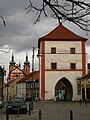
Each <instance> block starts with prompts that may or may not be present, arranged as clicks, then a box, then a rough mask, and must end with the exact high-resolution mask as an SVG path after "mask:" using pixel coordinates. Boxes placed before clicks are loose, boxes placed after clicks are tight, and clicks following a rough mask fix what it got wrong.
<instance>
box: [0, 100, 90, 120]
mask: <svg viewBox="0 0 90 120" xmlns="http://www.w3.org/2000/svg"><path fill="white" fill-rule="evenodd" d="M27 106H28V103H27ZM4 109H5V108H4ZM4 109H0V120H6V116H5V111H4ZM39 110H41V112H42V115H41V120H70V110H71V111H72V113H73V120H90V103H88V104H87V106H85V103H82V104H81V106H80V103H79V102H69V101H66V102H64V101H60V102H34V111H32V113H31V115H29V113H28V112H27V114H20V115H19V117H18V116H17V115H9V120H39Z"/></svg>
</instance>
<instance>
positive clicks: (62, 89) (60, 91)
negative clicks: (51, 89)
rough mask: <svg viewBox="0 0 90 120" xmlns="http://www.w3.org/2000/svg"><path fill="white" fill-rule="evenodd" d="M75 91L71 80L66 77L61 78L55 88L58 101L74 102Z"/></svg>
mask: <svg viewBox="0 0 90 120" xmlns="http://www.w3.org/2000/svg"><path fill="white" fill-rule="evenodd" d="M72 96H73V89H72V85H71V83H70V82H69V80H68V79H67V78H65V77H63V78H61V79H60V80H59V81H58V82H57V84H56V86H55V97H56V100H72Z"/></svg>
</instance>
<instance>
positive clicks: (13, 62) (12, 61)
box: [10, 53, 16, 66]
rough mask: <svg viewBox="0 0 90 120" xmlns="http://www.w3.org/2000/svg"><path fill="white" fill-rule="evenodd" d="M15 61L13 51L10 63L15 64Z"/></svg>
mask: <svg viewBox="0 0 90 120" xmlns="http://www.w3.org/2000/svg"><path fill="white" fill-rule="evenodd" d="M15 64H16V63H15V61H14V55H13V53H12V60H11V62H10V65H11V66H15Z"/></svg>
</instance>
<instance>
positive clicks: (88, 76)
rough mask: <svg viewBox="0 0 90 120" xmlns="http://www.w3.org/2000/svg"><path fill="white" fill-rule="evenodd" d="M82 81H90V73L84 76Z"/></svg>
mask: <svg viewBox="0 0 90 120" xmlns="http://www.w3.org/2000/svg"><path fill="white" fill-rule="evenodd" d="M81 79H90V72H89V73H88V74H86V75H84V76H83V77H82V78H81Z"/></svg>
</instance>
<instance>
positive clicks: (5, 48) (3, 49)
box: [0, 44, 11, 53]
mask: <svg viewBox="0 0 90 120" xmlns="http://www.w3.org/2000/svg"><path fill="white" fill-rule="evenodd" d="M10 49H11V46H10V45H9V44H0V51H1V52H4V53H8V52H10Z"/></svg>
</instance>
